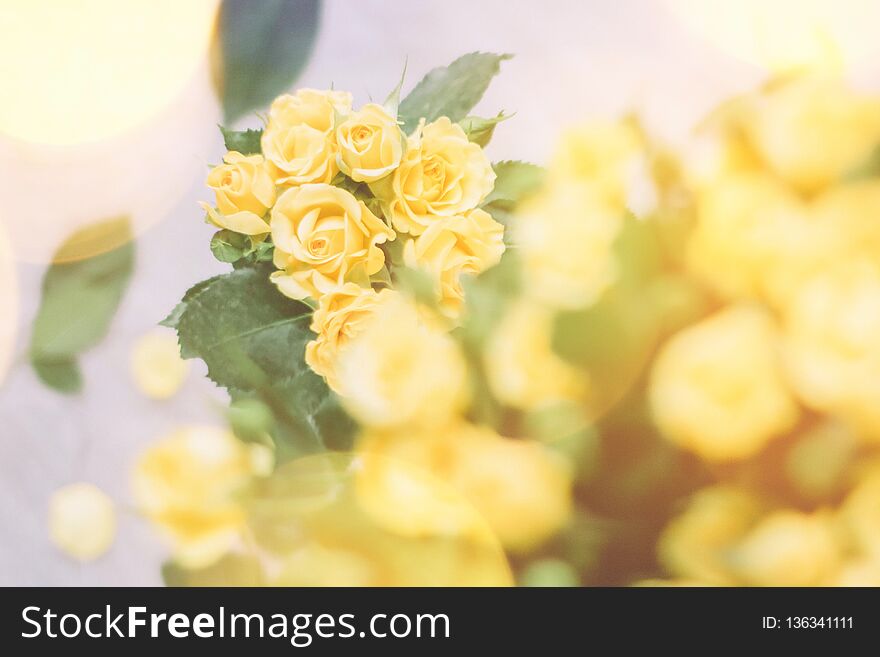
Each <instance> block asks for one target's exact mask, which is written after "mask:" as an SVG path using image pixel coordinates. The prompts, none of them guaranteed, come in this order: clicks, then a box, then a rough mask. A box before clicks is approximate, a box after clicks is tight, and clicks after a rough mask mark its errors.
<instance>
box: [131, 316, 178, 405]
mask: <svg viewBox="0 0 880 657" xmlns="http://www.w3.org/2000/svg"><path fill="white" fill-rule="evenodd" d="M188 373H189V363H188V362H186V361H185V360H183V359H182V358H181V357H180V345H178V343H177V338H176V337H175V336H174V334H173V333H166V332H164V331H151V332H150V333H147V334H146V335H144V336H142V337H141V338H140V339H139V340H138V341H137V342H136V343H135V345H134V349H133V350H132V352H131V376H132V378H133V379H134V383H135V385H136V386H137V388H138V390H140V391H141V392H142V393H143V394H145V395H146V396H147V397H150V398H151V399H168V398H169V397H172V396H174V394H175V393H176V392H177V391H178V390H180V386H182V385H183V382H184V381H185V380H186V375H187V374H188Z"/></svg>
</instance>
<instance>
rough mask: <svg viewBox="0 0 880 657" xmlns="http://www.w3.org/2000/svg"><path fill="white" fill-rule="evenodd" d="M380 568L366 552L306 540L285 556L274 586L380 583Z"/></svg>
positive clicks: (363, 584)
mask: <svg viewBox="0 0 880 657" xmlns="http://www.w3.org/2000/svg"><path fill="white" fill-rule="evenodd" d="M382 576H383V568H382V566H381V565H380V564H376V563H375V562H374V561H373V560H371V559H370V558H369V557H368V555H365V554H359V553H358V552H356V551H354V550H348V549H343V548H341V547H324V546H322V545H320V544H319V543H316V542H313V543H308V544H307V545H305V546H303V547H302V548H300V549H298V550H295V551H294V552H292V553H291V554H289V555H287V556H285V557H284V558H283V560H282V562H281V570H280V572H279V574H278V576H277V577H276V578H275V579H274V580H273V582H272V583H273V585H274V586H382V584H383V580H382Z"/></svg>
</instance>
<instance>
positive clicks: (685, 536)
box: [658, 486, 760, 586]
mask: <svg viewBox="0 0 880 657" xmlns="http://www.w3.org/2000/svg"><path fill="white" fill-rule="evenodd" d="M759 513H760V505H759V503H758V500H757V499H756V498H755V497H754V496H752V495H750V494H749V493H746V492H745V491H743V490H740V489H738V488H733V487H730V486H715V487H712V488H705V489H703V490H701V491H699V492H698V493H696V494H695V495H694V496H693V497H692V498H691V499H690V501H689V502H688V505H687V507H686V508H685V510H684V512H683V513H682V514H681V515H679V516H678V517H676V518H674V519H673V520H672V521H671V522H670V523H669V525H667V527H666V529H665V530H664V531H663V534H662V536H661V537H660V541H659V543H658V557H659V559H660V562H661V563H662V564H663V565H664V566H665V567H666V568H667V569H668V570H669V571H670V572H671V573H672V574H673V575H674V576H676V577H680V578H684V579H687V580H694V581H698V582H703V583H705V584H711V585H713V586H728V585H731V584H733V583H734V579H733V576H732V575H731V573H730V570H729V567H728V563H727V558H726V553H727V551H728V550H729V548H730V546H731V545H733V544H734V543H735V542H736V541H737V540H738V539H739V538H740V537H741V536H742V535H743V534H745V532H746V531H747V530H748V528H749V527H750V526H751V524H752V523H753V522H754V521H755V520H756V519H757V518H758V515H759Z"/></svg>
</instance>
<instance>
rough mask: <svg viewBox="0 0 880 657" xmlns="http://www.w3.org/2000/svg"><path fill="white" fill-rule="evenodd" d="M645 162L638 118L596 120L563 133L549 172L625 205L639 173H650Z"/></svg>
mask: <svg viewBox="0 0 880 657" xmlns="http://www.w3.org/2000/svg"><path fill="white" fill-rule="evenodd" d="M644 164H645V159H644V144H643V138H642V135H641V132H640V130H639V128H638V126H637V124H636V123H635V122H634V121H631V120H624V121H593V122H588V123H584V124H581V125H579V126H576V127H574V128H571V129H569V130H567V131H566V132H565V133H563V135H562V137H561V138H560V140H559V142H558V146H557V148H556V152H555V153H554V156H553V159H552V160H551V162H550V169H549V175H550V177H551V179H552V180H554V181H555V180H561V181H568V180H571V181H576V182H580V183H582V184H587V185H590V186H591V187H592V188H594V189H595V190H597V191H598V192H599V194H600V195H601V196H602V197H603V198H604V199H606V200H607V201H608V202H609V203H612V204H614V205H617V206H619V207H620V208H621V209H622V208H624V207H625V206H626V205H627V198H628V196H629V195H630V192H632V191H634V190H633V186H634V185H635V184H636V182H637V179H638V176H639V174H640V173H646V172H645V169H644Z"/></svg>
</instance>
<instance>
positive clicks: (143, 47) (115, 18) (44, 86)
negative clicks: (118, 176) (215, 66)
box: [0, 0, 218, 144]
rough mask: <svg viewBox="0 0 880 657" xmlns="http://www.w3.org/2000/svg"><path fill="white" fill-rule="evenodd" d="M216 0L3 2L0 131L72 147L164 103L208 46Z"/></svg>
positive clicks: (142, 117) (176, 92)
mask: <svg viewBox="0 0 880 657" xmlns="http://www.w3.org/2000/svg"><path fill="white" fill-rule="evenodd" d="M217 5H218V3H217V0H187V1H186V2H179V1H178V0H130V1H129V2H116V1H115V0H75V1H70V0H5V1H4V2H3V3H2V4H0V79H2V80H3V87H4V94H3V103H2V105H0V133H5V134H7V135H10V136H13V137H17V138H19V139H23V140H26V141H32V142H39V143H49V144H77V143H81V142H85V141H93V140H98V139H106V138H108V137H111V136H113V135H117V134H119V133H121V132H124V131H126V130H129V129H131V128H133V127H134V126H137V125H139V124H140V123H142V122H144V121H146V120H147V119H149V118H150V117H152V116H154V115H155V114H156V113H157V112H158V111H159V110H161V109H163V108H164V107H165V106H167V105H168V103H169V102H170V101H171V100H172V99H173V98H174V97H176V96H177V95H179V94H180V92H181V90H182V89H183V88H184V85H185V84H186V83H187V82H188V81H189V79H190V78H191V77H192V76H193V74H194V73H195V71H196V69H197V67H198V65H199V62H200V61H201V59H202V58H203V56H204V54H205V51H206V50H207V47H208V44H209V43H210V37H211V31H212V28H213V25H214V19H215V15H216V11H217Z"/></svg>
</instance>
